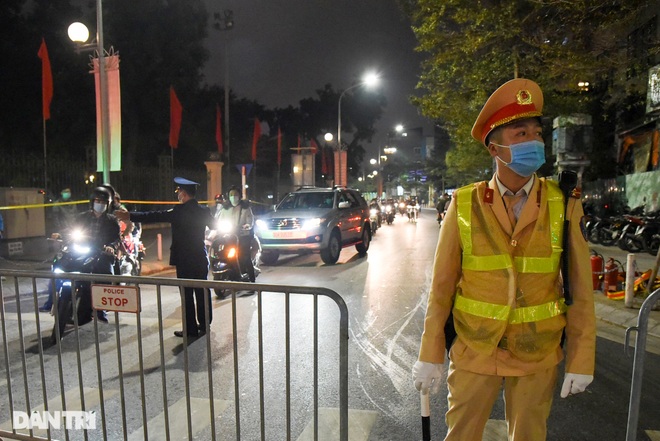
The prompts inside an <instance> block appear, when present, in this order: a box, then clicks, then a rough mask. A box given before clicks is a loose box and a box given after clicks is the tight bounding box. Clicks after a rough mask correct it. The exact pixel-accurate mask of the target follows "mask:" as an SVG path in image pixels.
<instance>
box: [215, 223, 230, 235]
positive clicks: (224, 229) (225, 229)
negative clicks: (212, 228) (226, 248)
mask: <svg viewBox="0 0 660 441" xmlns="http://www.w3.org/2000/svg"><path fill="white" fill-rule="evenodd" d="M217 228H218V231H219V232H221V233H223V234H227V233H231V232H232V230H233V228H232V225H231V222H230V221H228V220H223V221H218V224H217Z"/></svg>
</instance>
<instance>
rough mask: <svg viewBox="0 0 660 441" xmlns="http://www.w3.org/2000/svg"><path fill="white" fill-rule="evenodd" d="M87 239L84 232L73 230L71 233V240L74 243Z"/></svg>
mask: <svg viewBox="0 0 660 441" xmlns="http://www.w3.org/2000/svg"><path fill="white" fill-rule="evenodd" d="M84 238H85V233H84V232H83V230H73V231H71V239H72V240H73V241H80V240H82V239H84Z"/></svg>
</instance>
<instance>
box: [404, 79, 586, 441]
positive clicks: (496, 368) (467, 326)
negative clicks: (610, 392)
mask: <svg viewBox="0 0 660 441" xmlns="http://www.w3.org/2000/svg"><path fill="white" fill-rule="evenodd" d="M542 109H543V94H542V92H541V89H540V87H539V86H538V85H537V84H536V83H534V82H533V81H530V80H526V79H514V80H511V81H509V82H507V83H505V84H504V85H502V86H501V87H500V88H498V89H497V90H496V91H495V92H494V93H493V94H492V95H491V96H490V98H489V99H488V100H487V101H486V104H485V105H484V107H483V109H482V110H481V113H480V114H479V116H478V118H477V120H476V122H475V124H474V127H473V128H472V136H473V137H474V138H475V139H476V140H477V141H478V142H481V143H482V144H483V145H484V146H485V147H486V148H487V149H488V152H489V154H490V155H491V157H492V158H493V159H494V160H495V163H496V164H497V165H496V172H495V175H494V176H493V178H492V179H491V180H490V182H485V181H484V182H479V183H476V184H473V185H469V186H466V187H463V188H461V189H459V190H457V191H456V192H455V193H454V197H453V199H452V202H451V204H450V205H449V210H448V211H447V213H446V215H445V218H444V223H443V226H442V228H441V229H440V238H439V241H438V246H437V250H436V258H435V263H434V272H433V279H432V282H431V290H430V293H429V298H428V306H427V310H426V319H425V322H424V332H423V335H422V340H421V347H420V351H419V359H418V361H417V362H416V363H415V365H414V367H413V381H414V384H415V387H416V388H417V389H418V390H421V391H422V392H425V391H428V389H429V388H430V387H431V386H437V385H438V384H439V382H440V381H441V380H442V379H443V377H444V361H445V347H447V348H448V358H449V359H450V362H449V372H448V375H447V386H448V390H449V395H448V404H449V409H448V411H447V414H446V422H447V436H446V438H445V440H447V441H449V440H467V439H469V440H476V439H481V438H482V436H483V431H484V427H485V425H486V422H487V421H488V418H489V416H490V413H491V409H492V406H493V404H494V403H495V400H496V399H497V395H498V394H499V391H500V389H501V388H502V387H503V388H504V401H505V407H506V412H505V414H506V420H507V427H508V430H509V433H508V439H509V441H523V440H524V441H529V440H534V441H542V440H545V439H546V432H547V430H546V422H547V419H548V416H549V414H550V408H551V405H552V399H553V396H554V389H555V384H556V382H557V381H556V380H557V375H558V373H557V370H558V369H557V366H558V364H559V363H560V362H561V361H562V360H563V359H564V357H566V361H565V366H566V368H565V370H566V373H565V375H564V381H563V385H562V388H561V393H560V395H561V397H562V398H566V397H567V396H569V395H573V394H577V393H580V392H583V391H584V390H585V389H586V387H587V386H588V385H589V384H590V383H591V382H592V380H593V373H594V363H595V340H596V324H595V314H594V299H593V289H592V285H591V271H590V264H589V246H588V244H587V241H586V240H585V238H584V237H583V236H582V233H581V231H580V219H581V217H582V216H583V211H582V206H581V204H580V201H579V199H578V198H574V197H570V198H569V200H568V201H564V197H563V195H562V192H561V190H560V189H559V187H558V185H557V184H556V183H554V182H552V181H549V180H546V179H544V178H539V177H538V176H537V175H536V173H535V172H536V171H537V170H538V169H539V167H540V166H541V165H542V164H543V163H544V162H545V150H544V149H545V146H544V143H543V137H542V125H541V121H540V117H541V115H542V113H541V112H542ZM565 203H566V204H567V207H566V208H567V211H566V213H567V214H566V217H567V219H569V220H570V228H569V231H565V232H562V225H563V222H562V221H563V215H564V208H565V205H564V204H565ZM562 234H568V249H567V250H565V252H566V253H567V254H568V264H569V269H568V273H567V274H564V277H568V278H569V280H570V283H571V293H572V298H573V302H572V304H571V305H570V306H568V305H566V303H565V301H564V297H563V292H562V283H561V282H560V256H561V251H562V250H561V247H562ZM452 317H453V318H452ZM447 325H450V326H447ZM452 333H455V334H454V336H451V335H450V334H452ZM562 334H563V335H565V344H564V345H563V347H562V341H563V336H562ZM564 351H565V353H564Z"/></svg>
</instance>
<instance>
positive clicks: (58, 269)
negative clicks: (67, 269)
mask: <svg viewBox="0 0 660 441" xmlns="http://www.w3.org/2000/svg"><path fill="white" fill-rule="evenodd" d="M53 272H54V273H55V274H62V273H63V272H64V270H63V269H62V268H53Z"/></svg>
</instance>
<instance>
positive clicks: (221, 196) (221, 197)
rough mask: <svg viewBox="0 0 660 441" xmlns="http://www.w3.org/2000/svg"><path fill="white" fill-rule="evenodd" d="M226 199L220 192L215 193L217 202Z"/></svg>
mask: <svg viewBox="0 0 660 441" xmlns="http://www.w3.org/2000/svg"><path fill="white" fill-rule="evenodd" d="M224 200H225V197H224V196H223V195H222V194H220V193H218V194H216V195H215V201H216V202H224Z"/></svg>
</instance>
